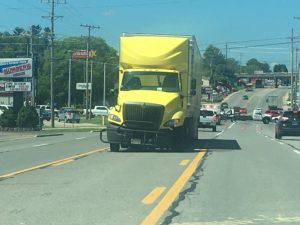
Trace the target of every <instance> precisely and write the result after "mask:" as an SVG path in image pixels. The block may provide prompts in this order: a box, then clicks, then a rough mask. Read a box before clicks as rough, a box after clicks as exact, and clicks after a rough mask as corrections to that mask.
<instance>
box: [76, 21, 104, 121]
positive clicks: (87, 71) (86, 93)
mask: <svg viewBox="0 0 300 225" xmlns="http://www.w3.org/2000/svg"><path fill="white" fill-rule="evenodd" d="M80 26H81V27H85V28H88V38H87V43H86V63H85V81H86V89H85V109H86V114H85V118H86V119H88V118H89V116H88V113H89V114H90V113H91V112H90V111H89V110H88V102H89V101H88V93H89V89H88V83H89V82H88V80H89V79H88V74H89V42H90V38H91V29H96V28H97V29H100V27H99V26H93V25H88V24H86V25H82V24H81V25H80ZM91 85H92V84H91Z"/></svg>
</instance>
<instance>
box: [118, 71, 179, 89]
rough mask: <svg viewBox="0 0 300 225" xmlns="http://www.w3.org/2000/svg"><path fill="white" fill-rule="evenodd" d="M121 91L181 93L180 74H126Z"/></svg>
mask: <svg viewBox="0 0 300 225" xmlns="http://www.w3.org/2000/svg"><path fill="white" fill-rule="evenodd" d="M121 90H122V91H129V90H155V91H165V92H179V79H178V74H177V73H164V72H125V73H124V75H123V80H122V84H121Z"/></svg>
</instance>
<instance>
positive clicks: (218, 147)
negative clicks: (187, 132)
mask: <svg viewBox="0 0 300 225" xmlns="http://www.w3.org/2000/svg"><path fill="white" fill-rule="evenodd" d="M194 148H197V149H207V151H234V150H242V148H241V146H240V145H239V144H238V142H237V141H236V140H227V139H199V140H198V141H196V142H195V143H194Z"/></svg>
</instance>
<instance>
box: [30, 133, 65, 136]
mask: <svg viewBox="0 0 300 225" xmlns="http://www.w3.org/2000/svg"><path fill="white" fill-rule="evenodd" d="M62 135H64V134H59V133H57V134H37V135H35V136H34V137H49V136H62Z"/></svg>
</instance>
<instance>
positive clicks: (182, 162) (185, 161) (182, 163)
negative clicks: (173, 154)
mask: <svg viewBox="0 0 300 225" xmlns="http://www.w3.org/2000/svg"><path fill="white" fill-rule="evenodd" d="M189 162H190V160H188V159H184V160H182V161H181V162H180V163H179V165H180V166H186V165H187V164H189Z"/></svg>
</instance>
